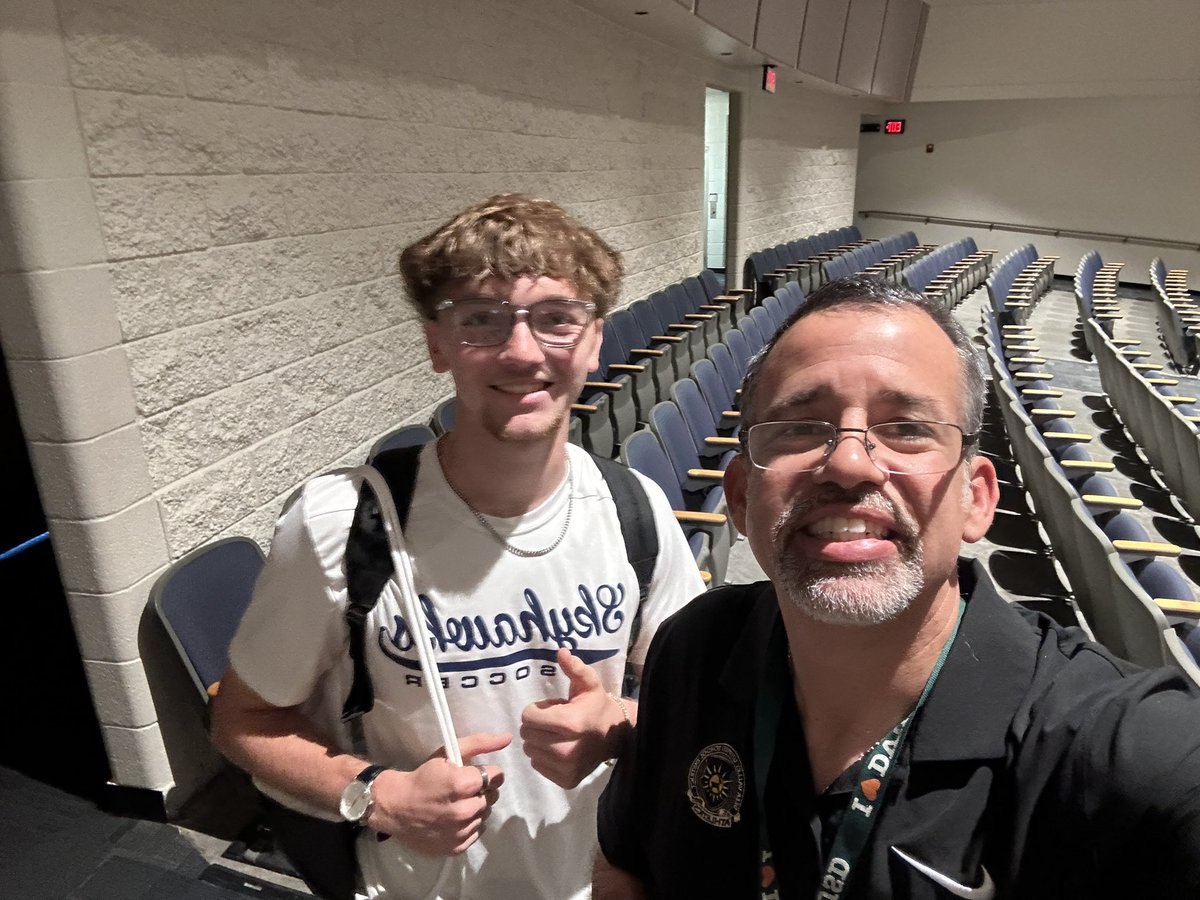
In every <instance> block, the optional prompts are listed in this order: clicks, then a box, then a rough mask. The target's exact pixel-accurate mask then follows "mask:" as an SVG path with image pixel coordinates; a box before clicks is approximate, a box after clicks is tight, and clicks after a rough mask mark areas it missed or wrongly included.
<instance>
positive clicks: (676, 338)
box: [650, 334, 686, 344]
mask: <svg viewBox="0 0 1200 900" xmlns="http://www.w3.org/2000/svg"><path fill="white" fill-rule="evenodd" d="M650 340H652V341H654V343H656V344H658V343H664V344H681V343H683V342H684V341H685V340H686V338H684V337H681V336H680V335H678V334H652V335H650Z"/></svg>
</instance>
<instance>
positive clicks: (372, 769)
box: [354, 766, 387, 785]
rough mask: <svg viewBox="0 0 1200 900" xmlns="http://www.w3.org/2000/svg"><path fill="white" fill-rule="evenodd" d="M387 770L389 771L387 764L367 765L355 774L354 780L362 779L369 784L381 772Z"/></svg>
mask: <svg viewBox="0 0 1200 900" xmlns="http://www.w3.org/2000/svg"><path fill="white" fill-rule="evenodd" d="M385 771H387V766H367V767H366V768H365V769H363V770H362V771H361V772H359V773H358V774H357V775H355V776H354V780H355V781H361V782H362V783H363V784H366V785H369V784H370V783H371V782H372V781H374V780H375V779H376V778H378V777H379V775H380V773H381V772H385Z"/></svg>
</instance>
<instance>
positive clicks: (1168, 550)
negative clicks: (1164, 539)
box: [1112, 540, 1182, 556]
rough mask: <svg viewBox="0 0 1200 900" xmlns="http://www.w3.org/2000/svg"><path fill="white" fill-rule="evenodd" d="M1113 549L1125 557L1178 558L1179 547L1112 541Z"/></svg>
mask: <svg viewBox="0 0 1200 900" xmlns="http://www.w3.org/2000/svg"><path fill="white" fill-rule="evenodd" d="M1112 545H1113V549H1114V550H1116V551H1117V552H1118V553H1121V554H1124V555H1126V556H1178V555H1179V554H1180V552H1181V551H1182V548H1181V547H1178V546H1176V545H1175V544H1164V543H1160V542H1158V541H1121V540H1117V541H1113V542H1112Z"/></svg>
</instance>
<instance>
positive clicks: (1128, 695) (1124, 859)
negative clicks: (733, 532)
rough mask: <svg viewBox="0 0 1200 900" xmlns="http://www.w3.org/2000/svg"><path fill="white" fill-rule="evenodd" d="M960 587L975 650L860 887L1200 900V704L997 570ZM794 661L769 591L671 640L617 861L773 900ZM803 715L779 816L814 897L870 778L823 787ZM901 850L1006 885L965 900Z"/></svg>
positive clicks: (686, 893) (795, 885)
mask: <svg viewBox="0 0 1200 900" xmlns="http://www.w3.org/2000/svg"><path fill="white" fill-rule="evenodd" d="M959 574H960V579H961V584H962V590H963V593H964V595H965V596H967V597H968V602H967V608H966V612H965V614H964V616H963V620H962V624H961V626H960V628H959V633H958V637H957V638H956V640H955V642H954V645H953V647H952V649H951V651H950V654H949V656H948V657H947V660H946V664H945V667H944V668H943V669H942V673H941V675H940V677H939V678H938V680H937V683H936V685H935V686H934V689H933V691H932V693H931V694H930V695H929V698H928V700H927V701H926V703H925V705H924V706H923V707H922V708H921V710H920V711H919V712H918V714H917V716H916V718H915V719H914V721H913V725H912V727H911V730H910V732H909V737H908V741H907V743H906V745H905V746H904V748H903V749H902V750H901V752H900V754H899V757H898V759H897V761H896V763H895V764H894V769H893V770H894V775H893V778H892V782H891V784H890V786H889V789H888V791H887V794H886V796H882V797H880V801H881V806H880V810H879V813H878V814H879V816H880V818H879V820H878V822H877V823H876V826H875V830H874V832H873V834H872V837H871V842H870V844H869V846H868V847H867V848H866V849H865V850H864V851H863V854H862V857H861V859H860V861H859V864H858V868H857V869H856V871H855V874H854V876H853V878H852V880H851V881H850V882H849V883H848V885H847V886H846V889H845V891H844V892H843V894H842V895H841V896H843V897H846V898H867V897H870V898H896V900H903V898H935V897H953V896H965V897H971V898H975V900H987V898H988V897H989V896H995V897H1010V898H1021V900H1026V898H1034V900H1037V898H1046V900H1050V898H1054V900H1061V898H1071V897H1086V898H1097V897H1099V898H1103V897H1112V898H1123V900H1124V898H1130V897H1139V898H1140V897H1153V898H1185V897H1186V898H1192V900H1195V898H1200V691H1198V690H1196V689H1195V688H1194V687H1193V686H1192V685H1190V683H1188V682H1187V681H1186V679H1185V678H1184V677H1183V676H1182V674H1180V673H1177V672H1175V671H1174V670H1169V669H1162V670H1151V671H1146V670H1141V669H1138V668H1136V667H1134V666H1132V665H1130V664H1128V663H1125V662H1122V661H1120V660H1117V659H1115V658H1114V657H1113V656H1112V655H1111V654H1109V653H1108V652H1107V651H1106V650H1105V649H1104V648H1102V647H1100V646H1099V645H1097V644H1094V643H1091V642H1089V641H1087V640H1086V638H1085V636H1084V634H1083V633H1082V632H1081V631H1079V630H1078V629H1064V628H1062V627H1060V626H1058V625H1057V624H1055V623H1054V622H1052V621H1051V620H1050V619H1048V618H1047V617H1045V616H1043V615H1040V614H1037V613H1033V612H1030V611H1029V610H1025V609H1023V608H1020V607H1015V606H1010V605H1009V604H1008V603H1006V602H1005V601H1004V600H1003V599H1002V598H1001V597H1000V596H999V595H998V594H997V593H996V590H995V588H994V586H993V585H992V584H991V582H990V580H989V579H988V578H987V576H986V573H984V572H983V570H982V568H979V567H977V566H972V565H970V564H965V563H963V564H960V573H959ZM784 652H786V642H785V641H784V640H783V629H782V624H781V621H780V616H779V610H778V607H777V606H776V601H775V596H774V592H773V590H772V588H771V585H770V584H769V583H766V582H762V583H759V584H755V585H749V586H731V587H726V588H722V589H719V590H716V591H712V592H710V593H708V594H705V595H703V596H701V597H699V598H697V599H696V600H695V601H693V602H692V603H691V604H690V605H689V606H688V607H686V608H685V609H683V610H681V611H679V612H678V613H676V614H675V615H674V616H672V617H671V618H670V619H669V620H668V621H667V622H666V623H665V624H664V625H663V626H662V627H661V628H660V629H659V631H658V634H657V635H656V637H655V639H654V643H653V645H652V647H651V649H650V655H649V658H648V659H647V664H646V670H645V677H644V679H643V684H642V693H641V703H640V706H639V711H638V728H637V736H636V740H635V741H633V742H631V743H630V745H629V747H628V748H627V751H626V753H625V754H624V755H623V756H622V758H621V759H620V760H619V762H618V764H617V766H616V768H615V770H614V772H613V776H612V779H611V781H610V782H609V785H608V788H607V789H606V790H605V792H604V795H603V797H602V798H601V803H600V811H599V834H600V846H601V849H602V850H603V852H604V854H605V856H606V857H607V858H608V860H609V861H610V862H611V863H612V864H613V865H615V866H618V867H620V868H622V869H625V870H627V871H629V872H630V873H632V874H634V875H637V876H638V877H640V878H641V879H642V880H643V881H644V882H645V883H646V885H647V888H648V889H649V892H650V896H651V897H655V898H661V897H678V898H697V897H714V898H729V900H735V898H757V897H758V877H759V874H758V860H759V849H758V848H759V824H758V822H759V815H760V810H759V809H758V803H757V802H756V800H755V787H754V786H755V773H754V748H753V733H754V708H755V698H756V696H757V695H758V692H759V686H760V684H761V683H762V682H761V679H762V677H763V674H764V672H765V671H767V670H768V669H770V670H771V671H777V670H778V665H777V663H778V659H777V657H776V655H777V654H780V653H784ZM772 658H775V662H776V664H775V665H771V666H768V661H769V660H771V659H772ZM784 671H786V669H785V670H784ZM786 696H789V697H790V696H791V691H790V686H789V688H788V691H787V694H786ZM785 706H786V707H788V708H789V712H788V714H787V715H785V717H784V719H783V721H782V722H781V723H780V728H779V731H778V733H777V737H776V746H775V751H774V753H773V755H772V759H773V762H772V765H771V770H770V773H769V775H768V781H767V790H766V797H767V800H766V807H767V811H766V815H767V822H768V828H769V831H770V843H771V846H772V849H773V851H774V854H775V865H776V869H777V872H778V875H779V887H780V891H781V896H782V898H784V900H800V898H802V900H812V897H813V896H814V894H815V891H816V888H817V884H818V882H819V880H820V875H821V872H822V868H823V865H822V862H821V860H822V858H823V854H824V853H825V852H827V851H828V845H829V842H830V840H831V839H832V832H833V830H834V829H835V828H836V825H837V821H838V820H839V819H840V816H841V810H842V809H844V807H845V804H846V802H848V798H849V793H848V791H849V788H850V787H851V786H852V784H853V774H854V773H849V774H848V775H847V776H843V778H841V779H839V780H838V781H837V782H835V783H834V785H833V786H832V787H831V789H830V791H827V792H826V794H825V795H823V796H820V797H818V796H816V795H815V792H814V790H813V788H812V777H811V774H810V771H809V765H808V760H807V755H806V753H805V742H804V736H803V729H802V726H801V723H800V721H799V717H798V715H797V714H796V712H795V710H794V707H793V705H792V704H785ZM839 794H840V795H839ZM892 848H898V849H899V850H901V851H904V852H905V853H907V854H908V855H909V856H911V857H913V858H915V859H917V860H919V861H921V862H922V863H924V864H925V865H927V866H929V867H930V868H932V869H934V870H936V872H937V873H941V874H942V875H944V876H945V877H946V878H948V879H950V880H952V881H953V882H957V883H958V884H959V885H962V886H964V888H971V887H978V886H979V885H981V884H986V883H987V881H990V882H991V883H992V884H994V885H995V891H994V893H991V894H989V893H987V892H985V891H984V892H975V893H971V892H970V891H969V890H957V891H956V890H955V889H950V890H948V889H947V888H946V887H943V886H939V885H938V884H937V883H935V880H934V879H933V878H931V877H930V876H929V875H927V874H924V873H922V872H919V871H918V870H917V869H916V868H914V867H913V866H912V865H911V864H910V863H908V862H906V861H905V860H904V859H902V858H901V857H900V856H899V855H898V854H897V853H895V852H894V851H893V849H892ZM985 870H986V875H985Z"/></svg>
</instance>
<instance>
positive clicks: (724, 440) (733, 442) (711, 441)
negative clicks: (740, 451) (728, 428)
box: [704, 435, 742, 447]
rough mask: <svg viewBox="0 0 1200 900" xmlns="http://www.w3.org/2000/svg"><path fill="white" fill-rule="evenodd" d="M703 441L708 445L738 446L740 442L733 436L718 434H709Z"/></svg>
mask: <svg viewBox="0 0 1200 900" xmlns="http://www.w3.org/2000/svg"><path fill="white" fill-rule="evenodd" d="M704 443H706V444H708V445H709V446H710V447H740V446H741V445H742V442H741V441H740V440H738V439H737V438H735V437H720V436H718V435H709V436H708V437H706V438H705V439H704Z"/></svg>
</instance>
